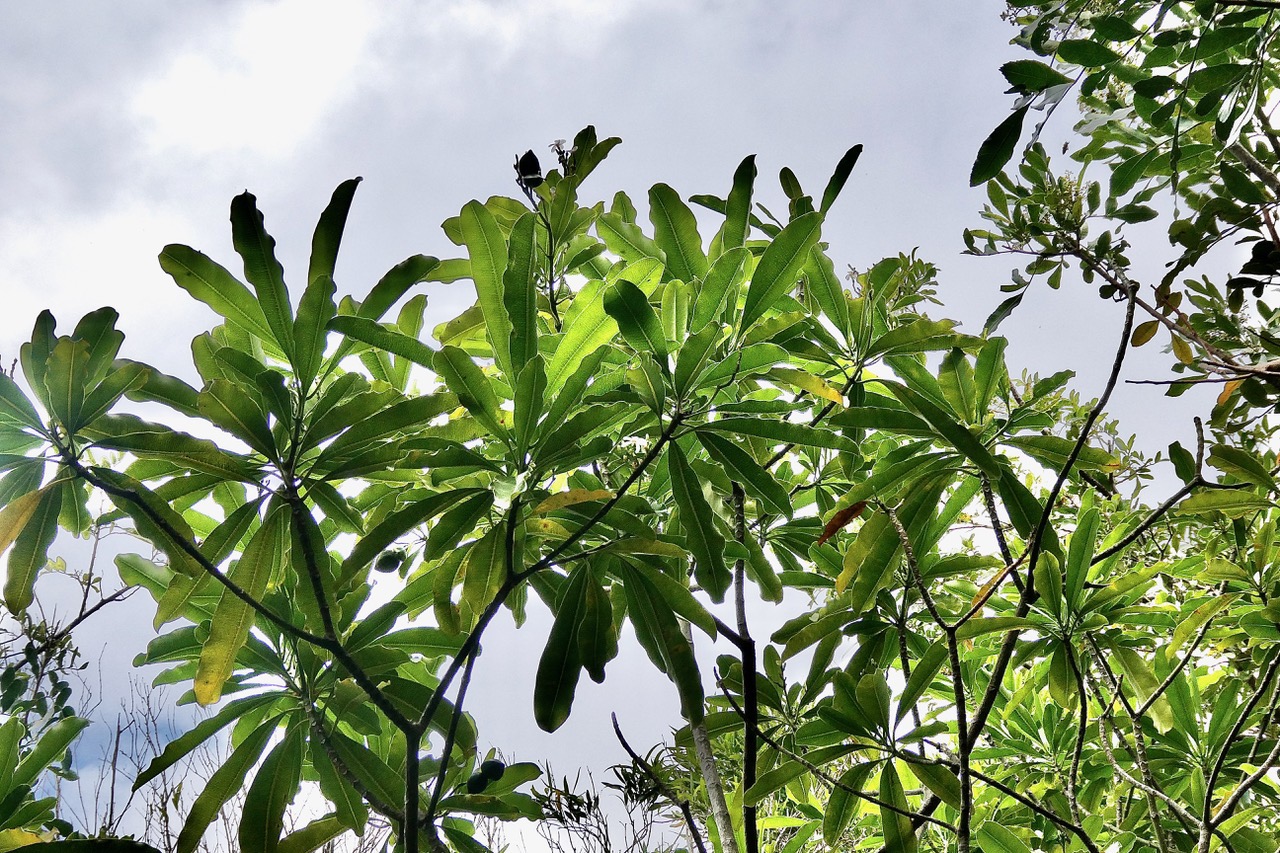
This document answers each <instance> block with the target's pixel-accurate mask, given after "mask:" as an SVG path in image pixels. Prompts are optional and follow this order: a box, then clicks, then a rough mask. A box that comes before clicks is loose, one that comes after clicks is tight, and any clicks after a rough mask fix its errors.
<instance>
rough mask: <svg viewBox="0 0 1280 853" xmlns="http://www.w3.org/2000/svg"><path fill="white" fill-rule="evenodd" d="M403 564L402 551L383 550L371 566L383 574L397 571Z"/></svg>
mask: <svg viewBox="0 0 1280 853" xmlns="http://www.w3.org/2000/svg"><path fill="white" fill-rule="evenodd" d="M403 564H404V551H383V552H382V553H381V554H379V555H378V559H377V560H376V561H375V562H374V564H373V567H374V568H375V569H377V570H378V571H380V572H383V573H385V574H391V573H392V572H395V571H399V570H400V566H402V565H403Z"/></svg>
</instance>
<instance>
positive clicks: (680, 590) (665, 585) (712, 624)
mask: <svg viewBox="0 0 1280 853" xmlns="http://www.w3.org/2000/svg"><path fill="white" fill-rule="evenodd" d="M628 562H629V564H630V565H631V566H632V567H634V569H635V570H636V571H638V572H640V573H641V574H643V575H644V576H645V577H646V578H648V580H649V582H650V583H651V584H653V587H654V589H656V590H657V591H658V594H659V595H661V596H662V599H663V600H664V601H666V603H667V605H668V606H669V607H670V608H671V609H672V610H673V611H675V613H676V615H677V616H679V617H680V618H681V619H684V620H685V621H686V622H688V623H689V624H690V625H693V626H694V627H696V628H697V629H698V630H700V631H702V632H703V633H704V634H706V635H707V636H708V637H710V638H711V639H713V640H714V639H715V638H716V636H717V633H718V632H717V631H716V620H715V617H714V616H712V615H711V613H710V611H708V610H707V608H705V607H703V606H702V604H701V602H699V601H698V599H697V598H695V597H694V595H693V593H692V592H690V591H689V588H688V587H687V586H685V584H684V583H682V582H680V581H678V580H676V579H675V578H673V577H672V576H671V575H669V574H667V573H666V572H663V571H660V570H659V569H655V568H653V567H652V566H649V565H646V564H645V563H644V562H643V561H641V560H631V561H628Z"/></svg>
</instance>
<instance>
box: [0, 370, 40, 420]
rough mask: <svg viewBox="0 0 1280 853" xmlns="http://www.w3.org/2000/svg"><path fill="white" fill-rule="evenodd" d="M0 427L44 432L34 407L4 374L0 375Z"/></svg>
mask: <svg viewBox="0 0 1280 853" xmlns="http://www.w3.org/2000/svg"><path fill="white" fill-rule="evenodd" d="M0 425H3V426H15V427H24V428H29V429H34V430H41V431H43V430H44V424H43V423H41V421H40V415H39V414H38V413H37V412H36V410H35V407H34V406H32V405H31V401H30V400H28V399H27V395H26V394H24V393H22V389H21V388H19V387H18V383H16V382H14V381H13V379H12V378H11V377H10V376H9V375H8V374H6V373H0Z"/></svg>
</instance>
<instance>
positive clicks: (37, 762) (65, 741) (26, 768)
mask: <svg viewBox="0 0 1280 853" xmlns="http://www.w3.org/2000/svg"><path fill="white" fill-rule="evenodd" d="M88 726H89V721H88V720H86V719H84V718H83V717H63V718H62V719H61V720H58V722H56V723H54V724H53V725H51V726H49V727H48V728H46V729H45V730H44V731H43V732H41V733H40V738H39V740H37V741H36V742H35V746H33V747H31V750H30V751H29V752H28V753H27V754H26V755H24V756H23V757H22V760H21V761H19V762H18V766H17V767H16V768H14V771H13V775H12V776H11V777H10V778H8V779H7V780H5V781H6V784H7V785H8V786H9V790H13V789H14V788H18V787H22V786H27V787H33V786H34V785H35V782H36V779H37V778H39V776H40V774H41V773H43V772H44V771H45V769H46V768H48V767H49V766H50V765H51V764H53V763H54V762H57V761H61V760H62V756H63V755H65V754H66V752H67V750H68V749H69V748H70V747H71V744H72V743H73V742H75V739H76V738H77V737H79V736H80V733H81V732H83V731H84V730H85V729H86V728H87V727H88Z"/></svg>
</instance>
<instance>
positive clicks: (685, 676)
mask: <svg viewBox="0 0 1280 853" xmlns="http://www.w3.org/2000/svg"><path fill="white" fill-rule="evenodd" d="M618 571H619V574H620V575H621V576H622V578H623V582H622V583H623V591H624V592H625V594H626V599H627V616H628V617H630V619H631V624H632V625H633V626H635V630H636V639H637V640H638V641H639V642H640V645H641V646H642V647H643V648H644V650H645V652H646V653H647V654H648V655H649V659H650V660H651V661H653V663H654V665H655V666H657V667H658V669H660V670H662V672H664V673H666V675H667V677H668V678H670V679H671V680H672V681H673V682H674V683H675V685H676V690H677V692H679V694H680V711H681V713H682V714H684V718H685V719H686V720H688V721H689V722H691V723H698V722H701V720H702V716H703V698H704V697H703V693H702V678H701V676H700V675H699V674H698V662H697V660H695V659H694V656H693V647H692V646H691V645H689V641H688V640H686V639H685V638H684V634H683V633H682V632H681V630H680V625H679V623H678V622H677V621H676V617H675V614H674V613H673V612H672V611H671V608H670V607H669V606H668V605H667V604H666V602H665V601H664V600H663V598H662V595H661V593H659V592H658V590H657V589H656V588H655V587H654V585H653V584H652V583H650V581H649V580H648V578H646V577H645V576H644V575H642V574H640V573H639V572H638V571H636V570H635V569H633V568H632V567H630V566H628V565H626V564H622V565H621V566H620V567H619V569H618Z"/></svg>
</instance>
